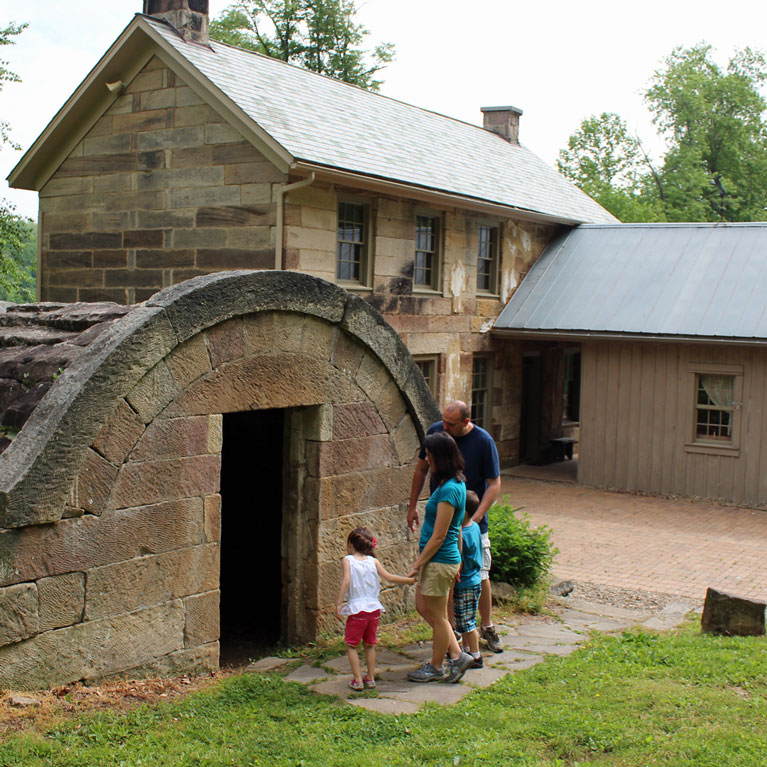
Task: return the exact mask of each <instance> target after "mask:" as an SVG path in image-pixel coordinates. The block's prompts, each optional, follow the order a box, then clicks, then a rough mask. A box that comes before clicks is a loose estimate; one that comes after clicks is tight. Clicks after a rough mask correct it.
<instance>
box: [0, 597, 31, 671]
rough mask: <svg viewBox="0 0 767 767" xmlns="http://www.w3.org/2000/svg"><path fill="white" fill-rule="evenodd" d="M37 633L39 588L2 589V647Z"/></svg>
mask: <svg viewBox="0 0 767 767" xmlns="http://www.w3.org/2000/svg"><path fill="white" fill-rule="evenodd" d="M37 632H38V612H37V586H36V585H35V584H34V583H20V584H18V585H16V586H8V587H7V588H4V589H0V647H2V646H3V645H9V644H14V643H15V642H21V641H23V640H24V639H29V637H32V636H34V635H35V634H37ZM1 657H2V655H1V654H0V658H1ZM0 674H2V672H1V671H0Z"/></svg>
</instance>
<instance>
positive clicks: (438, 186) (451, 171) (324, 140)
mask: <svg viewBox="0 0 767 767" xmlns="http://www.w3.org/2000/svg"><path fill="white" fill-rule="evenodd" d="M139 21H140V22H141V23H144V24H146V25H148V26H149V27H151V29H152V30H154V31H155V32H156V33H157V35H158V36H159V37H160V38H161V39H162V40H163V41H164V42H165V43H166V44H167V45H168V46H170V47H171V48H173V49H174V50H175V51H176V53H177V54H179V55H180V56H182V57H183V58H184V59H186V61H187V62H189V63H190V64H192V65H193V66H194V67H195V68H196V69H197V70H199V72H200V73H202V74H203V75H204V76H205V78H207V80H208V81H209V82H210V83H212V84H213V85H214V86H216V88H218V89H219V90H220V91H221V92H222V93H223V94H224V95H225V96H227V97H228V98H229V99H231V100H232V101H233V102H234V103H235V104H236V105H237V107H239V108H240V109H241V110H243V112H244V113H245V114H246V115H247V116H248V117H250V118H251V119H252V120H253V121H255V122H256V123H257V124H258V125H259V126H260V127H261V128H262V129H263V130H265V131H266V132H267V133H268V134H269V135H270V136H271V137H272V138H273V139H274V140H276V141H277V142H278V143H279V144H280V145H281V146H282V147H283V148H284V149H285V150H287V152H288V153H289V154H290V155H291V156H292V157H293V158H295V159H296V160H300V161H304V162H311V163H316V164H319V165H322V166H327V167H329V168H334V169H340V170H345V171H351V172H353V173H358V174H364V175H368V176H373V177H376V178H382V179H387V180H393V181H397V182H400V183H405V184H412V185H417V186H419V187H423V188H427V189H434V190H439V191H442V192H447V193H450V194H458V195H462V196H467V197H472V198H475V199H478V200H483V201H486V202H492V203H497V204H500V205H505V206H511V207H514V208H519V209H521V210H525V211H531V212H534V213H539V214H543V215H544V216H548V217H551V218H553V219H555V220H559V221H562V222H573V223H577V222H593V223H597V222H612V221H615V218H614V217H613V216H612V215H611V214H610V213H608V212H607V211H606V210H605V209H604V208H602V207H601V206H600V205H599V204H598V203H596V202H595V201H594V200H592V199H591V198H590V197H589V196H588V195H586V194H585V193H583V192H582V191H581V190H580V189H578V188H577V187H576V186H575V185H573V184H571V183H570V182H569V181H568V180H567V179H565V178H564V177H563V176H561V175H560V174H559V173H558V172H557V171H556V170H554V168H552V167H550V166H548V165H547V164H546V163H544V162H543V160H541V159H540V158H539V157H537V156H536V155H534V154H533V153H532V152H531V151H529V150H528V149H526V148H525V147H524V146H521V145H517V144H510V143H509V142H508V141H506V140H505V139H503V138H501V137H500V136H498V135H497V134H495V133H492V132H490V131H487V130H485V129H484V128H480V127H478V126H476V125H470V124H468V123H464V122H461V121H459V120H455V119H453V118H450V117H445V116H444V115H440V114H436V113H434V112H429V111H426V110H424V109H420V108H418V107H414V106H411V105H409V104H405V103H402V102H400V101H396V100H394V99H391V98H387V97H385V96H381V95H379V94H376V93H371V92H369V91H366V90H363V89H362V88H357V87H355V86H352V85H349V84H347V83H343V82H340V81H339V80H334V79H332V78H330V77H324V76H322V75H318V74H316V73H314V72H309V71H307V70H305V69H301V68H300V67H296V66H292V65H290V64H286V63H285V62H283V61H279V60H275V59H271V58H268V57H267V56H262V55H260V54H257V53H253V52H251V51H245V50H242V49H240V48H235V47H232V46H229V45H224V44H222V43H218V42H216V41H214V40H211V42H210V47H207V46H204V45H199V44H194V43H187V42H185V41H184V40H183V39H181V38H180V37H179V36H178V34H176V33H175V32H174V31H173V29H172V28H171V27H170V26H168V25H167V24H165V23H163V22H161V21H158V20H156V19H152V18H148V17H139Z"/></svg>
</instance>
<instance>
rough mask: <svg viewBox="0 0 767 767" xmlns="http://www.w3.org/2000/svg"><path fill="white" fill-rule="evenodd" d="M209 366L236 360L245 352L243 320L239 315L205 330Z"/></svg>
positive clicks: (216, 366) (214, 366)
mask: <svg viewBox="0 0 767 767" xmlns="http://www.w3.org/2000/svg"><path fill="white" fill-rule="evenodd" d="M205 337H206V340H207V343H208V353H209V354H210V364H211V367H213V368H214V369H215V368H218V367H219V366H221V365H222V364H223V363H224V362H230V361H231V360H236V359H239V358H240V357H242V356H243V355H244V354H245V337H244V328H243V322H242V319H241V318H240V317H236V318H235V319H231V320H226V321H225V322H221V323H219V324H218V325H214V326H213V327H212V328H208V330H207V331H205Z"/></svg>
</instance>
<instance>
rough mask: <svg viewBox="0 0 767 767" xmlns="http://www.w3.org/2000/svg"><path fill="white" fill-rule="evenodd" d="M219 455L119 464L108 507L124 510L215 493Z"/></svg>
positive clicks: (219, 468)
mask: <svg viewBox="0 0 767 767" xmlns="http://www.w3.org/2000/svg"><path fill="white" fill-rule="evenodd" d="M220 473H221V457H220V456H213V455H205V456H191V457H189V458H175V459H168V460H161V461H144V462H142V463H127V464H124V465H123V466H122V468H121V469H120V472H119V474H118V475H117V481H116V482H115V484H114V488H113V490H112V494H111V496H110V497H109V501H108V502H107V506H108V508H110V509H125V508H128V507H130V506H136V505H139V506H144V505H149V504H152V503H159V502H161V501H172V500H175V499H180V498H193V497H195V496H204V495H210V494H212V493H217V492H218V489H219V483H220Z"/></svg>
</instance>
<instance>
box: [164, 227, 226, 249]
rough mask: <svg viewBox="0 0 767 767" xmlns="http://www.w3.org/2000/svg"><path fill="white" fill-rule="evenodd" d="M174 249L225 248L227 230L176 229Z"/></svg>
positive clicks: (174, 232)
mask: <svg viewBox="0 0 767 767" xmlns="http://www.w3.org/2000/svg"><path fill="white" fill-rule="evenodd" d="M172 234H173V247H174V248H223V247H224V246H225V245H226V235H227V232H226V229H175V230H174V231H173V233H172Z"/></svg>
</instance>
